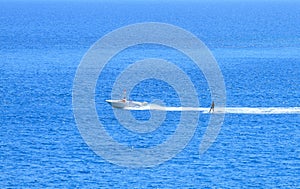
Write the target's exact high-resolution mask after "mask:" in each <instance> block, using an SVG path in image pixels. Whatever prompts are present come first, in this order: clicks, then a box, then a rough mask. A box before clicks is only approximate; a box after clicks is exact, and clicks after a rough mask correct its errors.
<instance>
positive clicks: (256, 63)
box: [0, 1, 300, 188]
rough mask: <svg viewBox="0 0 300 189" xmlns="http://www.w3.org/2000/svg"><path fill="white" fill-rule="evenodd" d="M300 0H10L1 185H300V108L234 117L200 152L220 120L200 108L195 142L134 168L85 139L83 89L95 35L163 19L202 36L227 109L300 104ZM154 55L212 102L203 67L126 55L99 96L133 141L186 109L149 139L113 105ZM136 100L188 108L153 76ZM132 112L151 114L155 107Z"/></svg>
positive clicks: (171, 56) (0, 10) (106, 76)
mask: <svg viewBox="0 0 300 189" xmlns="http://www.w3.org/2000/svg"><path fill="white" fill-rule="evenodd" d="M299 5H300V4H299V3H298V2H296V1H289V2H286V1H282V2H272V3H271V2H270V3H267V2H265V3H259V2H252V3H250V2H249V3H220V2H218V3H217V2H215V3H190V2H189V3H187V2H177V3H160V2H156V3H141V2H132V3H99V2H98V3H97V2H92V1H90V2H85V3H83V2H70V1H67V2H49V3H47V2H26V3H25V2H4V1H1V6H0V103H1V106H0V113H1V114H0V139H1V140H0V149H1V150H0V162H1V163H0V168H1V174H0V187H1V188H22V187H24V188H41V187H51V188H54V187H56V188H57V187H65V188H75V187H77V188H112V187H113V188H134V187H136V188H143V187H145V188H146V187H152V188H204V187H207V188H212V187H215V188H248V187H256V188H298V187H299V183H300V176H299V175H300V150H299V149H300V125H299V122H300V116H299V114H293V115H288V114H286V115H284V114H281V115H250V114H249V115H239V114H228V115H226V117H225V122H224V124H223V126H222V130H221V132H220V134H219V136H218V138H217V139H216V141H215V143H214V144H213V145H212V146H211V148H209V150H208V151H207V152H206V153H205V154H203V155H201V156H199V154H198V146H199V143H200V141H201V137H202V136H203V133H204V131H205V127H206V125H207V122H208V119H209V115H201V116H200V119H199V126H198V127H197V130H196V132H195V135H194V137H193V138H192V140H191V142H190V143H189V144H188V146H187V147H186V148H185V149H184V150H183V151H182V152H181V153H179V154H178V155H177V156H176V157H175V158H173V159H172V160H170V161H167V162H165V163H163V164H161V165H159V166H157V167H154V168H147V169H129V168H124V167H119V166H117V165H114V164H111V163H108V162H107V161H106V160H104V159H102V158H101V157H99V156H97V155H96V154H95V153H94V152H93V151H92V150H91V149H90V148H89V147H88V146H87V145H86V143H85V142H84V140H83V139H82V137H81V135H80V133H79V131H78V129H77V126H76V123H75V119H74V116H73V111H72V86H73V79H74V76H75V73H76V69H77V66H78V65H79V63H80V60H81V58H82V57H83V55H84V54H85V52H86V51H87V50H88V48H89V47H90V46H91V45H92V44H93V43H94V42H95V41H96V40H98V39H99V38H100V37H102V36H103V35H105V34H106V33H108V32H110V31H112V30H114V29H117V28H119V27H121V26H125V25H127V24H133V23H137V22H145V21H156V22H166V23H170V24H174V25H177V26H180V27H182V28H184V29H186V30H188V31H190V32H192V33H194V34H195V35H196V36H197V37H199V38H200V39H201V40H202V41H203V42H204V43H205V44H206V45H207V46H208V47H209V48H210V49H211V50H212V52H213V54H214V56H215V58H216V60H217V62H218V63H219V66H220V68H221V70H222V73H223V75H224V80H225V84H226V93H227V105H228V106H230V107H299V106H300V87H299V83H300V77H299V75H300V6H299ZM162 55H163V56H162ZM149 57H160V58H165V59H167V60H169V61H172V62H174V63H175V64H177V65H179V66H181V68H182V69H183V70H185V71H186V72H187V73H189V74H190V77H191V80H192V81H195V82H198V84H197V85H196V90H197V92H198V94H199V100H200V103H201V105H202V106H204V107H207V106H209V104H210V101H211V100H210V94H209V92H208V87H207V84H206V81H205V79H204V77H203V75H202V74H201V72H199V71H196V70H195V68H194V67H193V66H192V64H189V63H188V61H189V60H187V59H185V57H183V56H182V55H181V54H178V52H176V51H173V50H170V49H164V48H155V47H151V48H132V49H128V51H124V52H123V53H122V54H119V55H118V56H117V57H115V59H113V60H112V61H111V64H110V65H108V67H107V68H110V69H106V70H104V72H103V75H101V76H100V79H99V81H98V83H97V88H96V98H95V100H96V102H97V105H96V108H97V111H98V113H99V120H101V121H102V123H104V124H105V126H106V127H105V128H106V129H107V131H108V133H110V134H111V135H112V137H113V138H114V139H115V140H118V141H119V142H121V143H123V144H127V145H129V146H133V147H149V146H155V145H157V144H159V143H161V142H162V141H164V140H167V139H168V137H170V136H171V135H172V133H173V132H174V130H175V129H176V123H178V121H179V114H180V113H179V112H168V113H167V120H166V122H165V124H164V125H162V127H160V128H159V129H158V130H156V131H155V132H154V133H150V134H146V135H138V134H136V133H132V132H130V131H128V130H126V129H125V128H123V127H122V126H120V125H119V124H118V122H117V120H116V119H115V118H114V114H113V111H112V109H111V108H110V106H109V105H108V104H106V103H105V102H104V100H105V99H107V98H109V97H110V91H111V87H112V84H113V82H114V80H115V77H116V76H117V75H118V73H120V72H121V71H122V69H123V68H125V66H126V65H129V64H130V62H133V61H136V60H137V59H141V58H149ZM123 60H126V61H123ZM120 62H122V63H120ZM124 62H125V63H124ZM112 69H113V70H114V72H111V71H110V70H112ZM157 86H158V87H157ZM146 87H147V89H149V90H147V91H145V88H146ZM158 88H159V89H158ZM141 90H144V91H143V95H140V94H141V92H140V91H141ZM149 91H150V92H149ZM130 97H131V98H134V99H136V100H140V101H149V102H150V101H152V100H153V99H159V98H161V99H163V100H164V101H165V102H166V104H167V105H170V106H177V105H178V104H179V101H178V96H177V95H176V93H175V91H174V90H173V89H172V88H171V87H169V86H168V85H166V84H165V83H163V82H158V81H153V80H152V81H151V80H149V81H144V82H142V83H140V85H139V86H137V87H136V88H135V89H134V90H133V91H132V94H130ZM101 107H104V108H101ZM133 114H134V116H135V117H136V118H137V119H140V120H143V119H148V118H149V112H148V111H141V112H133Z"/></svg>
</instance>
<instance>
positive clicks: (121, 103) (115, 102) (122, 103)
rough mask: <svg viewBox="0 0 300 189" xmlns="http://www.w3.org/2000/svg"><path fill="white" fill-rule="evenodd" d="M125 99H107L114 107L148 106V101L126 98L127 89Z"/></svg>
mask: <svg viewBox="0 0 300 189" xmlns="http://www.w3.org/2000/svg"><path fill="white" fill-rule="evenodd" d="M123 93H124V94H123V95H124V96H123V99H121V100H106V102H107V103H108V104H110V105H111V106H112V107H114V108H126V107H142V106H146V105H147V104H148V103H147V102H138V101H131V100H127V99H126V90H124V91H123Z"/></svg>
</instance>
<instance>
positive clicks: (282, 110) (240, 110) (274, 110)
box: [125, 104, 300, 114]
mask: <svg viewBox="0 0 300 189" xmlns="http://www.w3.org/2000/svg"><path fill="white" fill-rule="evenodd" d="M125 109H127V110H157V111H199V112H201V113H203V114H207V113H209V109H210V108H200V107H165V106H160V105H156V104H150V105H147V106H141V107H126V108H125ZM213 113H225V114H300V107H256V108H252V107H251V108H250V107H226V108H219V109H218V108H217V107H216V108H215V111H214V112H213Z"/></svg>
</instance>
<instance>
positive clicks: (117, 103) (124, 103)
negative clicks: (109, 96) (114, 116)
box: [106, 99, 148, 108]
mask: <svg viewBox="0 0 300 189" xmlns="http://www.w3.org/2000/svg"><path fill="white" fill-rule="evenodd" d="M106 102H107V103H108V104H110V105H111V106H112V107H114V108H126V107H142V106H146V105H147V104H148V103H147V102H138V101H130V100H126V99H122V100H106Z"/></svg>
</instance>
